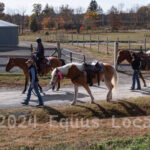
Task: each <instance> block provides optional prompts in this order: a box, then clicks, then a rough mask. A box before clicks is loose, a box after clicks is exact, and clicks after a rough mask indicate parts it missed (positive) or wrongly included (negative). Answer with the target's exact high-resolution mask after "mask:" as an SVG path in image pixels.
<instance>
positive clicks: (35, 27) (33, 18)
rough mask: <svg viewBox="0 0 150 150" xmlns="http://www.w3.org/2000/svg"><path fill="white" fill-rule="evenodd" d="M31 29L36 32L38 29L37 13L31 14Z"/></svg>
mask: <svg viewBox="0 0 150 150" xmlns="http://www.w3.org/2000/svg"><path fill="white" fill-rule="evenodd" d="M30 30H31V31H32V32H36V31H37V30H38V23H37V20H36V15H35V14H33V15H31V17H30Z"/></svg>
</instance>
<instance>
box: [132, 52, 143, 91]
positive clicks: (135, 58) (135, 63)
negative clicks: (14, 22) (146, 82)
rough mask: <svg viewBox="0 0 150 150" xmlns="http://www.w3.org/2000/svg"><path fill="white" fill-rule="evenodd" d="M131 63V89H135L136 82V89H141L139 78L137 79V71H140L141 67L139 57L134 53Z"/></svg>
mask: <svg viewBox="0 0 150 150" xmlns="http://www.w3.org/2000/svg"><path fill="white" fill-rule="evenodd" d="M131 65H132V69H133V75H132V86H131V90H134V89H135V83H136V82H137V90H141V84H140V80H139V73H140V69H141V59H140V57H138V56H137V55H136V54H135V53H133V54H132V63H131Z"/></svg>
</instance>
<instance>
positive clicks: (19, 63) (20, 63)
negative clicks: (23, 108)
mask: <svg viewBox="0 0 150 150" xmlns="http://www.w3.org/2000/svg"><path fill="white" fill-rule="evenodd" d="M27 60H28V59H27V58H9V62H8V63H7V65H6V71H10V69H12V68H13V67H15V66H16V67H19V68H20V69H22V70H23V72H24V75H25V86H24V90H23V92H22V93H25V91H26V89H27V85H28V82H29V72H28V67H27V64H26V63H25V62H26V61H27ZM48 60H49V61H50V65H47V64H45V63H43V64H41V70H42V75H46V74H47V73H48V72H50V71H52V70H53V69H54V68H56V67H59V66H63V65H65V61H64V60H63V59H59V58H56V57H48ZM39 88H40V90H41V91H42V88H41V87H40V85H39ZM59 88H60V84H58V88H57V90H58V89H59Z"/></svg>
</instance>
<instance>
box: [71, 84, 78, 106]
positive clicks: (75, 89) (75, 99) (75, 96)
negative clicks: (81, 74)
mask: <svg viewBox="0 0 150 150" xmlns="http://www.w3.org/2000/svg"><path fill="white" fill-rule="evenodd" d="M77 96H78V86H77V85H74V99H73V102H72V103H71V105H75V104H76V101H77Z"/></svg>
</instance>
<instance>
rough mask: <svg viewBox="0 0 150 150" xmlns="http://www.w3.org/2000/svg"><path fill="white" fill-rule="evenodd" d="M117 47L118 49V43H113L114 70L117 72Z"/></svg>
mask: <svg viewBox="0 0 150 150" xmlns="http://www.w3.org/2000/svg"><path fill="white" fill-rule="evenodd" d="M118 47H119V43H118V42H115V43H114V68H115V69H116V70H118V66H117V53H118Z"/></svg>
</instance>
